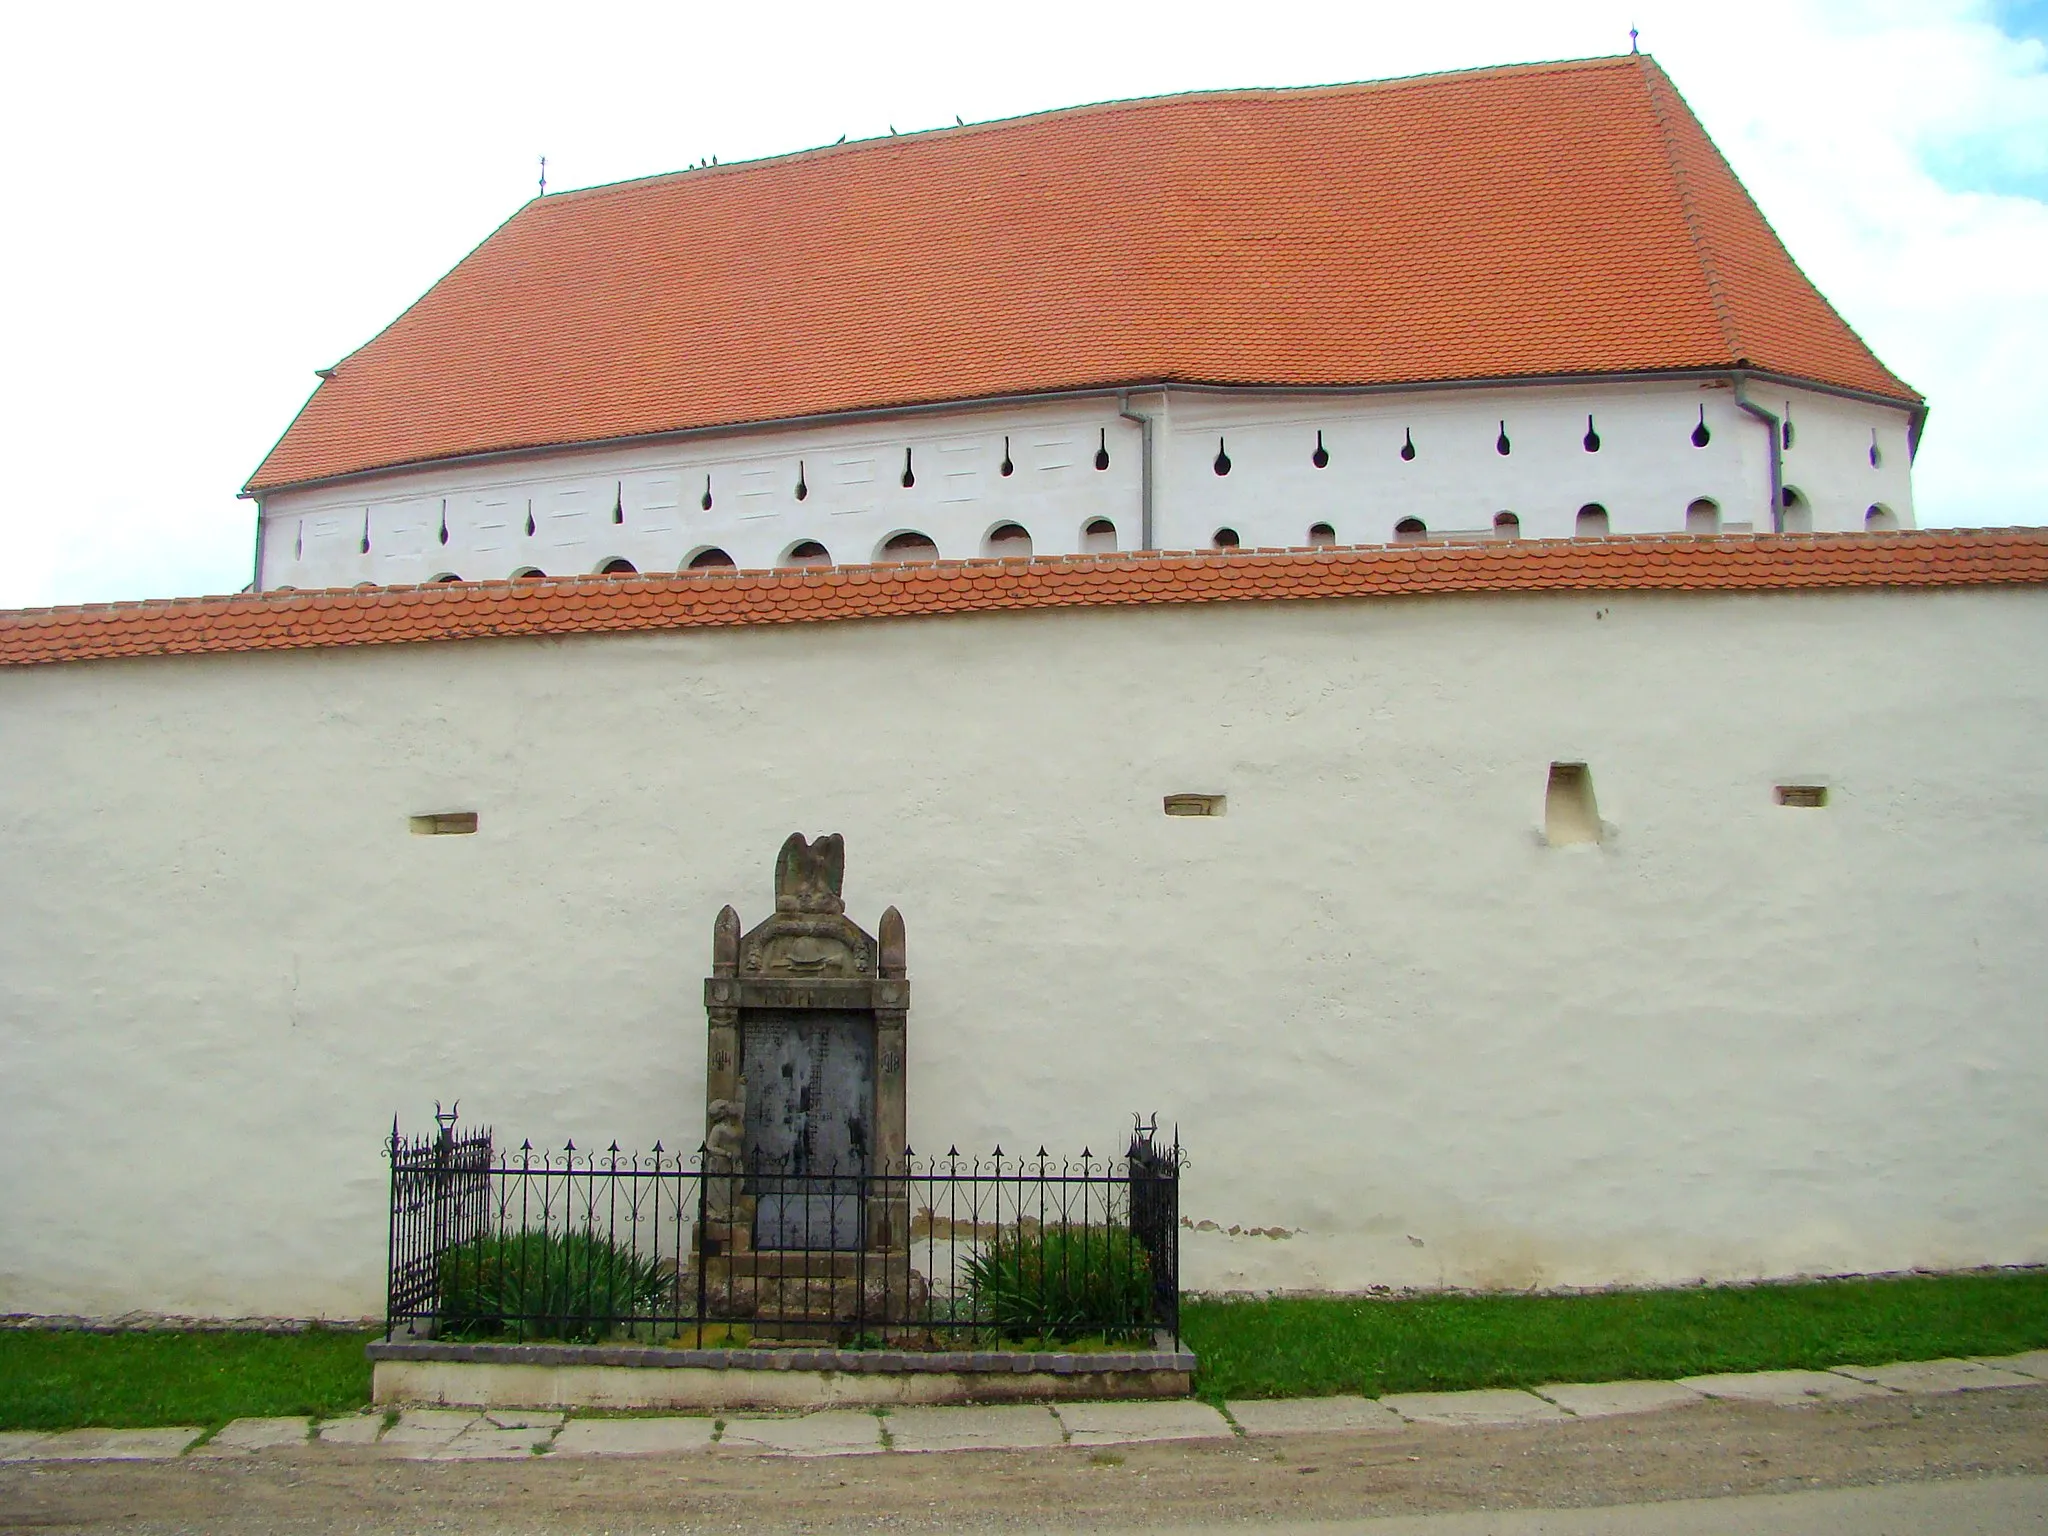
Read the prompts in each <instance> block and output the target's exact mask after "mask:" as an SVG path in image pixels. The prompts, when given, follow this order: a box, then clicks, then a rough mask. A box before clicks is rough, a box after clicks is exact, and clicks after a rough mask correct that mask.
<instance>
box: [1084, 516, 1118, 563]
mask: <svg viewBox="0 0 2048 1536" xmlns="http://www.w3.org/2000/svg"><path fill="white" fill-rule="evenodd" d="M1081 552H1082V553H1083V554H1086V555H1113V554H1115V553H1116V524H1115V523H1112V522H1111V521H1110V520H1109V519H1108V518H1106V517H1093V518H1090V519H1089V520H1088V523H1087V525H1086V526H1085V527H1083V528H1082V530H1081Z"/></svg>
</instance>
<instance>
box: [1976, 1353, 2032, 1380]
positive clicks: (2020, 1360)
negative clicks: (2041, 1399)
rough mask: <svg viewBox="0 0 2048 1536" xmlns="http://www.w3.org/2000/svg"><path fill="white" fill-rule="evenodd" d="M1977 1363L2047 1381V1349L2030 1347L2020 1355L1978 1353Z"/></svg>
mask: <svg viewBox="0 0 2048 1536" xmlns="http://www.w3.org/2000/svg"><path fill="white" fill-rule="evenodd" d="M1977 1363H1978V1364H1979V1365H1988V1366H1990V1367H1992V1368H1993V1369H1994V1370H2000V1371H2017V1372H2019V1373H2020V1375H2022V1376H2033V1377H2036V1378H2038V1379H2039V1380H2042V1381H2048V1349H2030V1350H2028V1351H2027V1352H2026V1353H2025V1354H2020V1355H1979V1356H1978V1357H1977Z"/></svg>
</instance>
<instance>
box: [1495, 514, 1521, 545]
mask: <svg viewBox="0 0 2048 1536" xmlns="http://www.w3.org/2000/svg"><path fill="white" fill-rule="evenodd" d="M1493 536H1494V537H1495V538H1497V539H1519V538H1520V537H1521V536H1522V520H1521V519H1520V518H1519V517H1517V516H1515V514H1514V513H1512V512H1496V513H1494V514H1493Z"/></svg>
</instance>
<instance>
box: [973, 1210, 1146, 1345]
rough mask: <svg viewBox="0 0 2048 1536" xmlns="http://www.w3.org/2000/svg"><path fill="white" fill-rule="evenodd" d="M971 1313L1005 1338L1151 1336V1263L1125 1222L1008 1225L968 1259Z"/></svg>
mask: <svg viewBox="0 0 2048 1536" xmlns="http://www.w3.org/2000/svg"><path fill="white" fill-rule="evenodd" d="M967 1281H968V1287H969V1294H970V1297H971V1307H972V1311H971V1316H972V1318H973V1320H974V1321H976V1322H978V1323H993V1324H994V1325H995V1326H996V1328H997V1330H998V1331H999V1332H1000V1333H1001V1335H1002V1336H1003V1337H1004V1338H1006V1339H1045V1340H1048V1341H1054V1342H1058V1341H1065V1340H1071V1339H1077V1338H1084V1337H1088V1336H1098V1337H1103V1338H1108V1339H1149V1338H1150V1337H1151V1328H1152V1265H1151V1262H1150V1260H1149V1259H1148V1258H1147V1256H1146V1253H1145V1249H1144V1247H1143V1245H1142V1244H1140V1243H1139V1242H1138V1240H1137V1239H1136V1238H1135V1237H1133V1236H1132V1235H1131V1230H1130V1228H1128V1227H1079V1226H1049V1227H1040V1228H1030V1227H1021V1226H1020V1227H1012V1228H1010V1229H1008V1230H1007V1231H1004V1232H1002V1233H999V1234H998V1235H997V1236H996V1237H994V1238H993V1239H991V1240H990V1241H989V1242H987V1243H986V1244H984V1245H983V1246H982V1247H981V1248H980V1250H979V1251H978V1252H976V1254H975V1255H974V1257H973V1258H972V1259H970V1260H969V1261H968V1264H967Z"/></svg>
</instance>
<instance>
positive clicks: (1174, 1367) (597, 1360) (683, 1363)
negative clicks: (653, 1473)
mask: <svg viewBox="0 0 2048 1536" xmlns="http://www.w3.org/2000/svg"><path fill="white" fill-rule="evenodd" d="M367 1349H368V1353H369V1356H370V1359H371V1360H372V1361H378V1360H407V1361H412V1360H418V1361H427V1360H434V1361H448V1362H454V1363H460V1364H464V1365H553V1366H563V1365H568V1366H576V1365H622V1366H630V1367H633V1368H635V1369H643V1370H644V1369H654V1370H700V1371H844V1372H847V1373H849V1374H859V1373H875V1372H881V1373H944V1374H948V1375H958V1374H963V1373H968V1372H975V1373H980V1372H987V1371H1014V1372H1019V1373H1038V1372H1050V1373H1052V1374H1054V1375H1059V1376H1096V1375H1107V1374H1109V1373H1111V1372H1122V1371H1193V1370H1195V1369H1196V1368H1197V1367H1196V1361H1195V1355H1194V1351H1192V1350H1187V1349H1182V1350H1143V1351H1138V1350H1133V1351H1129V1352H1125V1353H1111V1352H1102V1353H1097V1354H1077V1353H1072V1352H1068V1351H1049V1352H1046V1353H1043V1354H1023V1353H1014V1352H1010V1351H1004V1350H973V1351H970V1350H945V1351H934V1352H926V1351H920V1350H910V1349H662V1348H644V1349H640V1348H621V1347H617V1346H612V1345H604V1344H452V1343H442V1342H439V1341H425V1340H422V1341H417V1342H410V1341H402V1340H396V1339H394V1340H379V1341H377V1342H375V1343H372V1344H370V1345H369V1346H367Z"/></svg>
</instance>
